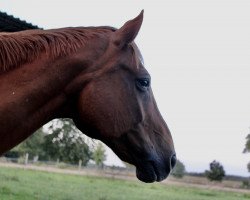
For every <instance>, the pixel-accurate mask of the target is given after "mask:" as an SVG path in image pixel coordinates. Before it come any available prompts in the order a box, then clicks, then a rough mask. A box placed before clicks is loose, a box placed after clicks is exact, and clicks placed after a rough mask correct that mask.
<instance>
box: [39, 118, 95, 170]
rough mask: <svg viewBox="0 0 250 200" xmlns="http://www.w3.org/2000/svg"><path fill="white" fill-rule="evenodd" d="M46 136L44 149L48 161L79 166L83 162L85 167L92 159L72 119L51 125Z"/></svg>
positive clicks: (82, 136)
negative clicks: (58, 161)
mask: <svg viewBox="0 0 250 200" xmlns="http://www.w3.org/2000/svg"><path fill="white" fill-rule="evenodd" d="M48 132H50V133H52V134H48V135H47V136H45V139H44V140H45V141H44V143H43V149H44V151H45V154H46V155H48V157H47V159H49V160H51V159H52V160H57V159H59V160H60V161H63V162H67V163H72V164H77V163H78V162H79V160H82V164H83V165H84V166H85V165H86V164H87V162H88V161H89V160H90V158H91V154H92V153H91V151H90V148H89V146H88V145H87V144H86V142H85V138H84V135H83V134H82V133H81V132H80V131H79V130H78V129H77V128H76V127H75V126H74V125H73V122H72V120H70V119H61V120H60V121H56V122H54V123H51V125H50V126H49V127H48Z"/></svg>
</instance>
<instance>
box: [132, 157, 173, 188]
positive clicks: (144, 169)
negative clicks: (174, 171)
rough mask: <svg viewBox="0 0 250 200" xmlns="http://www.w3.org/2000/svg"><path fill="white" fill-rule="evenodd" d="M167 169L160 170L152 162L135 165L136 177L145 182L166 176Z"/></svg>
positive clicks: (160, 179)
mask: <svg viewBox="0 0 250 200" xmlns="http://www.w3.org/2000/svg"><path fill="white" fill-rule="evenodd" d="M169 171H170V170H169ZM169 171H168V170H167V171H166V170H162V169H161V168H160V167H159V166H157V165H156V164H154V163H153V162H148V163H146V164H145V163H144V165H143V166H136V176H137V178H138V179H139V180H140V181H142V182H145V183H153V182H155V181H157V182H160V181H162V180H164V179H165V178H167V177H168V175H169Z"/></svg>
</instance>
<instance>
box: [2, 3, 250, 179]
mask: <svg viewBox="0 0 250 200" xmlns="http://www.w3.org/2000/svg"><path fill="white" fill-rule="evenodd" d="M142 9H144V11H145V12H144V22H143V25H142V28H141V30H140V33H139V35H138V36H137V38H136V43H137V45H138V46H139V48H140V50H141V52H142V55H143V57H144V62H145V66H146V68H147V70H148V71H149V72H150V74H151V76H152V88H153V92H154V95H155V99H156V101H157V104H158V107H159V109H160V111H161V114H162V115H163V117H164V119H165V121H166V123H167V124H168V126H169V128H170V130H171V132H172V136H173V139H174V143H175V148H176V152H177V157H178V159H179V160H181V161H182V162H183V163H184V164H185V166H186V169H187V171H191V172H203V171H204V170H206V169H208V167H209V163H210V162H212V161H213V160H217V161H219V162H220V163H221V164H222V165H223V166H224V168H225V170H226V173H227V174H233V175H242V176H249V175H250V173H248V172H247V169H246V165H247V163H248V162H249V161H250V154H243V153H242V151H243V149H244V144H245V142H246V140H245V137H246V136H247V134H248V133H249V132H250V130H249V127H250V12H249V10H250V1H249V0H171V1H170V0H162V1H160V0H154V1H147V0H137V1H132V0H126V1H119V0H105V1H97V0H86V1H85V0H81V1H80V0H78V1H77V0H70V1H69V0H68V1H63V0H60V1H55V0H54V1H53V0H43V1H37V0H19V1H15V0H0V10H1V11H5V12H7V13H8V14H12V15H14V16H16V17H19V18H21V19H24V20H26V21H28V22H32V23H33V24H34V25H38V26H40V27H43V28H46V29H48V28H59V27H68V26H102V25H110V26H114V27H117V28H119V27H121V26H122V25H123V24H124V23H125V22H126V21H127V20H130V19H132V18H134V17H135V16H137V15H138V14H139V12H140V11H141V10H142ZM107 163H108V164H116V165H121V161H119V159H118V158H117V157H116V156H115V155H114V154H113V153H111V150H108V159H107Z"/></svg>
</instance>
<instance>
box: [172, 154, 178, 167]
mask: <svg viewBox="0 0 250 200" xmlns="http://www.w3.org/2000/svg"><path fill="white" fill-rule="evenodd" d="M176 161H177V159H176V154H173V155H172V157H171V158H170V167H171V169H173V168H174V166H175V164H176Z"/></svg>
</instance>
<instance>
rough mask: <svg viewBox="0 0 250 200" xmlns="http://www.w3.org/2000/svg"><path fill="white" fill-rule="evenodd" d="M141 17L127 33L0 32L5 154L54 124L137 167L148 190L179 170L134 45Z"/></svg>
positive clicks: (0, 122) (0, 148)
mask: <svg viewBox="0 0 250 200" xmlns="http://www.w3.org/2000/svg"><path fill="white" fill-rule="evenodd" d="M142 22H143V10H142V11H141V13H140V14H139V15H138V16H137V17H135V18H134V19H132V20H130V21H127V22H126V23H125V24H124V25H123V26H122V27H121V28H119V29H116V28H113V27H110V26H99V27H69V28H61V29H52V30H25V31H20V32H14V33H0V127H1V128H0V155H1V154H3V153H4V152H6V151H8V150H10V149H11V148H12V147H14V146H15V145H17V144H19V143H20V142H22V141H23V140H25V139H26V138H27V137H29V136H30V135H31V134H32V133H33V132H34V131H35V130H37V129H38V128H39V127H41V126H42V125H44V124H45V123H47V122H49V121H50V120H52V119H55V118H71V119H72V120H73V121H74V123H75V125H76V127H77V128H78V129H79V130H80V131H82V132H83V133H84V134H86V135H88V136H89V137H91V138H95V139H99V140H101V141H102V142H104V143H105V144H107V145H108V146H109V147H110V148H111V149H112V150H113V151H114V152H115V153H116V154H117V155H118V156H119V157H120V158H121V159H122V160H123V161H126V162H128V163H130V164H133V165H135V167H136V176H137V178H138V179H139V180H141V181H143V182H147V183H151V182H155V181H158V182H159V181H162V180H163V179H165V178H166V177H167V176H168V175H169V173H170V171H171V169H172V168H173V167H174V166H175V164H176V155H175V149H174V144H173V139H172V136H171V133H170V131H169V128H168V126H167V124H166V123H165V121H164V119H163V118H162V116H161V114H160V112H159V110H158V108H157V105H156V101H155V99H154V96H153V93H152V89H151V83H150V82H151V77H150V75H149V73H148V72H147V70H146V69H145V66H144V62H143V57H142V55H141V53H140V50H139V48H138V47H137V45H136V44H135V42H134V40H135V38H136V36H137V34H138V32H139V30H140V27H141V25H142Z"/></svg>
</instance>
